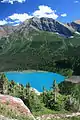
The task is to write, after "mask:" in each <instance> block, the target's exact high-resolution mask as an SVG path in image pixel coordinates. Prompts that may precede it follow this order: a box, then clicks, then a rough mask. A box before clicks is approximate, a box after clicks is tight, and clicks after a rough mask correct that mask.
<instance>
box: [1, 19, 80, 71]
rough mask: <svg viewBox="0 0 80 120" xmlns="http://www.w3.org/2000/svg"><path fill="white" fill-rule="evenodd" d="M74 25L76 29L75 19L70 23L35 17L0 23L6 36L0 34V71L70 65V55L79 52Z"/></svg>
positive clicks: (75, 55) (49, 68)
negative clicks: (12, 24)
mask: <svg viewBox="0 0 80 120" xmlns="http://www.w3.org/2000/svg"><path fill="white" fill-rule="evenodd" d="M73 23H75V22H73ZM77 26H78V29H79V24H77V23H76V24H75V27H73V26H72V23H70V24H68V23H67V24H63V23H60V22H58V21H56V20H54V19H52V18H35V17H33V18H31V19H29V20H26V21H25V22H23V23H22V24H20V25H19V26H17V27H12V26H9V27H6V26H2V28H3V30H4V31H6V33H7V37H5V35H4V34H1V35H2V36H3V37H1V39H0V71H7V70H8V71H12V70H29V69H34V70H47V71H56V70H55V68H57V69H58V68H60V69H62V68H68V67H69V68H71V67H72V60H73V57H74V58H76V57H77V56H79V55H80V52H79V50H80V35H79V30H78V29H77ZM70 57H71V58H70ZM65 60H66V61H67V62H65ZM70 60H71V61H70ZM69 64H70V65H69Z"/></svg>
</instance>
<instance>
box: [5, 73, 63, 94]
mask: <svg viewBox="0 0 80 120" xmlns="http://www.w3.org/2000/svg"><path fill="white" fill-rule="evenodd" d="M5 75H6V76H7V78H8V79H9V80H14V81H15V82H17V83H21V84H23V85H26V83H28V82H29V83H30V84H31V87H33V88H36V89H37V90H38V91H39V92H42V90H43V86H44V87H45V88H46V89H48V90H49V89H50V88H51V86H52V83H53V80H54V79H56V81H57V83H60V82H62V81H64V79H65V77H64V76H62V75H59V74H56V73H52V72H6V73H5Z"/></svg>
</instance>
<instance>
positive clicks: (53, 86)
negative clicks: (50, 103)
mask: <svg viewBox="0 0 80 120" xmlns="http://www.w3.org/2000/svg"><path fill="white" fill-rule="evenodd" d="M52 89H53V94H54V101H55V102H56V101H57V93H58V92H59V88H58V84H57V83H56V80H54V81H53V84H52Z"/></svg>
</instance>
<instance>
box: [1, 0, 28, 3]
mask: <svg viewBox="0 0 80 120" xmlns="http://www.w3.org/2000/svg"><path fill="white" fill-rule="evenodd" d="M25 1H26V0H2V1H1V2H2V3H10V4H13V3H14V2H19V3H23V2H25Z"/></svg>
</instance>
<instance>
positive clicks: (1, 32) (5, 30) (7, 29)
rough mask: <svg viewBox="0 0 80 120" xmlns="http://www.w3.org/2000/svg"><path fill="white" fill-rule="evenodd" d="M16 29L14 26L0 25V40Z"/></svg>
mask: <svg viewBox="0 0 80 120" xmlns="http://www.w3.org/2000/svg"><path fill="white" fill-rule="evenodd" d="M15 29H16V27H14V26H10V25H4V26H2V25H0V38H1V37H3V36H5V37H6V36H9V35H10V34H11V33H12V32H13V31H14V30H15Z"/></svg>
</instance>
